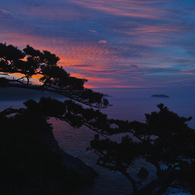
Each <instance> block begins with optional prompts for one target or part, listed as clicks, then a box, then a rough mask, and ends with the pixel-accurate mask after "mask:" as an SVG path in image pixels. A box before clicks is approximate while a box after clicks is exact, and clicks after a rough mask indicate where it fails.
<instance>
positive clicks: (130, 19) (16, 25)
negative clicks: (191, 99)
mask: <svg viewBox="0 0 195 195" xmlns="http://www.w3.org/2000/svg"><path fill="white" fill-rule="evenodd" d="M0 42H2V43H5V42H6V43H7V45H9V44H12V45H14V46H18V48H19V49H23V48H25V47H26V45H27V44H29V45H30V46H32V47H34V48H35V49H39V50H49V51H51V52H52V53H55V54H56V55H57V56H59V57H60V61H59V65H60V66H63V67H64V68H65V70H66V71H67V72H69V73H71V75H72V76H76V77H79V78H86V79H88V82H87V83H86V84H85V87H88V88H112V87H119V88H151V87H169V86H172V87H174V86H184V87H185V86H195V1H194V0H55V1H53V0H1V2H0Z"/></svg>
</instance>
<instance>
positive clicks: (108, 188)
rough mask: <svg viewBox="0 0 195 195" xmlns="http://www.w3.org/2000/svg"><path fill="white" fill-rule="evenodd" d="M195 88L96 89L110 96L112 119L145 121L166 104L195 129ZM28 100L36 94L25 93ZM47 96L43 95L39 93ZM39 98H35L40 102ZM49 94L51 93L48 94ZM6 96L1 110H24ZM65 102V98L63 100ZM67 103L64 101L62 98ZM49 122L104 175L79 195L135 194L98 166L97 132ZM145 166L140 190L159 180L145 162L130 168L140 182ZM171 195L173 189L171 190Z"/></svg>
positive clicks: (60, 139) (65, 145)
mask: <svg viewBox="0 0 195 195" xmlns="http://www.w3.org/2000/svg"><path fill="white" fill-rule="evenodd" d="M194 89H195V88H190V87H186V88H184V89H180V88H169V89H167V88H161V89H96V91H99V92H102V93H104V94H107V95H109V96H106V97H107V98H108V99H109V101H110V103H111V104H113V106H111V107H109V108H106V109H103V110H102V112H104V113H106V114H107V115H108V117H109V118H118V119H123V120H129V121H133V120H137V121H140V122H144V120H145V116H144V114H145V113H150V112H152V111H157V110H158V109H157V107H156V105H157V104H159V103H163V104H164V105H165V106H167V107H168V108H169V109H170V110H171V111H173V112H176V113H177V114H179V115H180V116H185V117H189V116H192V117H193V119H192V120H191V121H190V122H189V126H190V127H191V128H194V129H195V101H194V100H195V93H194V91H195V90H194ZM25 94H26V95H27V98H29V97H31V95H32V94H30V95H29V94H28V93H25ZM153 94H165V95H168V96H169V98H153V97H151V95H153ZM39 95H43V94H39ZM39 95H35V94H34V96H33V97H32V98H33V99H37V100H38V99H39ZM44 95H48V94H44ZM3 96H6V93H3V92H2V91H1V101H0V109H1V110H2V109H5V108H8V107H10V106H13V107H21V106H22V102H23V101H24V98H23V100H20V98H18V100H17V101H14V100H13V99H9V101H6V98H4V99H3V98H2V97H3ZM60 99H61V98H60ZM62 100H63V99H62ZM49 122H51V123H52V124H53V128H54V129H53V132H54V136H55V137H56V139H57V141H58V143H59V145H60V147H61V148H62V149H64V150H65V151H66V152H68V153H69V154H71V155H73V156H75V157H78V158H80V159H81V160H82V161H83V162H85V163H86V164H88V165H89V166H91V167H92V168H94V169H95V170H96V171H97V172H98V173H99V174H100V176H99V177H98V178H97V179H96V182H95V185H94V186H93V187H91V188H90V189H88V190H83V192H79V194H91V195H92V194H94V195H127V194H128V195H129V194H131V193H132V188H131V185H130V183H129V181H128V180H127V179H126V178H125V177H124V176H123V175H121V174H120V173H119V172H114V171H109V170H107V169H105V168H102V167H99V166H97V165H96V160H97V156H96V155H95V154H94V153H93V152H92V151H86V148H87V147H88V146H89V145H90V141H91V140H92V139H93V137H94V134H95V133H94V132H93V131H91V130H89V129H88V128H86V127H82V128H80V129H74V128H72V127H71V126H69V125H68V124H66V123H64V122H61V121H59V120H55V119H50V120H49ZM114 139H117V140H120V139H121V136H120V135H118V136H115V137H114ZM142 166H144V167H145V168H146V169H147V170H148V171H149V172H150V175H149V177H148V178H147V179H146V180H143V181H141V182H140V184H139V185H140V187H143V186H144V185H145V184H147V183H148V182H149V181H150V180H152V179H154V178H155V174H154V173H155V168H154V167H153V166H152V165H150V164H148V163H146V162H144V161H143V160H138V161H137V162H136V163H135V165H134V167H131V168H129V173H130V174H131V176H132V177H134V178H135V179H136V180H137V181H139V179H138V178H137V176H136V175H137V173H138V171H139V169H140V168H141V167H142ZM169 190H170V192H169V193H167V194H171V191H172V189H169ZM174 192H175V194H180V195H181V194H189V193H187V192H186V193H184V192H181V191H174Z"/></svg>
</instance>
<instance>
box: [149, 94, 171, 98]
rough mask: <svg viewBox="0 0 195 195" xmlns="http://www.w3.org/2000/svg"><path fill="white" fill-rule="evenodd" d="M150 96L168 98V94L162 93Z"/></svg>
mask: <svg viewBox="0 0 195 195" xmlns="http://www.w3.org/2000/svg"><path fill="white" fill-rule="evenodd" d="M151 97H158V98H169V96H168V95H164V94H154V95H151Z"/></svg>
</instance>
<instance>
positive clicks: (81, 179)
mask: <svg viewBox="0 0 195 195" xmlns="http://www.w3.org/2000/svg"><path fill="white" fill-rule="evenodd" d="M0 122H1V129H0V171H1V174H0V194H14V195H15V194H20V195H21V194H36V195H37V194H47V195H49V194H63V195H64V194H70V193H71V192H72V191H73V190H75V189H80V188H82V187H86V186H89V185H92V184H93V182H94V178H95V177H96V176H97V175H98V174H97V173H96V172H95V171H94V170H93V169H92V168H90V167H89V166H87V165H85V164H84V163H83V162H82V161H81V160H79V159H77V158H74V157H72V156H70V155H69V154H67V153H65V152H64V151H63V150H62V149H60V147H59V146H58V143H57V141H56V140H55V138H54V136H53V133H52V127H51V125H49V124H48V123H47V121H46V119H45V118H44V117H42V116H40V115H37V113H32V112H30V111H27V110H25V111H24V112H21V113H19V114H17V115H15V116H14V117H11V118H10V117H9V118H8V117H6V116H0Z"/></svg>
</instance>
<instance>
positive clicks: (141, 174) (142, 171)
mask: <svg viewBox="0 0 195 195" xmlns="http://www.w3.org/2000/svg"><path fill="white" fill-rule="evenodd" d="M148 175H149V172H148V171H147V170H146V169H145V168H144V167H142V168H141V169H140V170H139V173H138V174H137V177H140V178H144V177H148Z"/></svg>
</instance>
